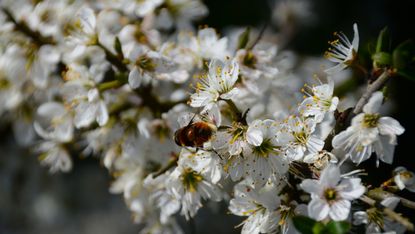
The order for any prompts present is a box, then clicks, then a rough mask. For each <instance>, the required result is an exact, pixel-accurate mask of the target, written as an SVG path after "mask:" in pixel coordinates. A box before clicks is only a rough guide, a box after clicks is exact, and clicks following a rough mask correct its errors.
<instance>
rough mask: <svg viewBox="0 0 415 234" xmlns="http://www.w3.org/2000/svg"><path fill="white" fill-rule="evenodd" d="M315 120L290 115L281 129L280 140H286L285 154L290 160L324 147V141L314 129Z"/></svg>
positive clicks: (298, 158)
mask: <svg viewBox="0 0 415 234" xmlns="http://www.w3.org/2000/svg"><path fill="white" fill-rule="evenodd" d="M315 128H316V122H315V121H314V120H313V119H311V118H307V119H303V118H299V117H295V116H290V117H289V118H288V120H287V121H286V123H285V128H284V129H282V130H281V133H280V137H279V138H280V140H281V141H283V142H286V143H287V145H286V155H287V157H288V158H289V159H291V160H301V159H303V157H304V156H307V155H308V154H316V153H317V152H319V151H320V150H322V149H323V147H324V141H323V140H322V139H320V137H319V136H317V135H316V134H315V133H314V131H315Z"/></svg>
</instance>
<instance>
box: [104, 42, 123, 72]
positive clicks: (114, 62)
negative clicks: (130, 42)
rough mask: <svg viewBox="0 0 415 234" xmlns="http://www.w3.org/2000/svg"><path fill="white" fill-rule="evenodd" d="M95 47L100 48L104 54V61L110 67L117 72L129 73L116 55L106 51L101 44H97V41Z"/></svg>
mask: <svg viewBox="0 0 415 234" xmlns="http://www.w3.org/2000/svg"><path fill="white" fill-rule="evenodd" d="M96 45H97V46H98V47H100V48H101V49H102V50H103V51H104V52H105V57H106V59H107V60H108V61H109V62H110V63H111V64H112V65H114V66H115V67H116V68H117V69H118V71H120V72H127V71H129V70H128V67H127V66H126V65H125V64H124V62H123V61H122V59H120V58H119V57H118V56H117V55H115V54H114V53H112V52H111V51H110V50H109V49H107V48H106V47H105V46H104V45H103V44H101V43H100V42H99V40H98V41H97V43H96Z"/></svg>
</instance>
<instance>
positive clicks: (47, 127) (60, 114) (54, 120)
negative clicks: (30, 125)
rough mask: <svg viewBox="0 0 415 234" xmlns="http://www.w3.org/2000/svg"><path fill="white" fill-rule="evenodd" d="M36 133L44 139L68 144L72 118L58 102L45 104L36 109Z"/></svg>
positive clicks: (71, 132)
mask: <svg viewBox="0 0 415 234" xmlns="http://www.w3.org/2000/svg"><path fill="white" fill-rule="evenodd" d="M37 114H38V116H39V118H38V121H36V122H35V123H34V128H35V130H36V133H37V134H39V136H41V137H42V138H44V139H47V140H54V141H57V142H68V141H70V140H72V137H73V123H72V117H71V115H70V114H69V113H68V112H67V110H66V109H65V107H64V106H63V105H62V104H60V103H58V102H46V103H44V104H42V105H41V106H39V108H38V109H37Z"/></svg>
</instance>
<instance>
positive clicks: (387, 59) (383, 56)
mask: <svg viewBox="0 0 415 234" xmlns="http://www.w3.org/2000/svg"><path fill="white" fill-rule="evenodd" d="M372 59H373V61H374V62H375V63H376V64H377V65H380V66H387V65H391V63H392V56H391V55H390V54H389V53H386V52H376V53H375V54H373V56H372Z"/></svg>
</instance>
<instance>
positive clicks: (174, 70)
mask: <svg viewBox="0 0 415 234" xmlns="http://www.w3.org/2000/svg"><path fill="white" fill-rule="evenodd" d="M128 59H130V61H132V62H133V65H132V69H131V71H130V73H129V75H128V83H129V84H130V86H131V87H132V88H133V89H135V88H138V87H140V86H141V85H142V84H143V85H146V84H149V83H150V82H154V81H155V79H153V78H156V79H159V80H170V81H173V82H176V83H182V82H184V81H186V80H187V78H188V77H189V74H188V73H187V72H186V71H183V70H180V69H179V68H178V66H177V64H176V63H174V62H173V61H171V60H170V59H168V58H167V57H165V56H163V55H161V54H160V53H157V52H155V51H147V50H146V49H145V48H143V47H137V48H134V49H133V50H132V51H131V53H130V54H129V55H128Z"/></svg>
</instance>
